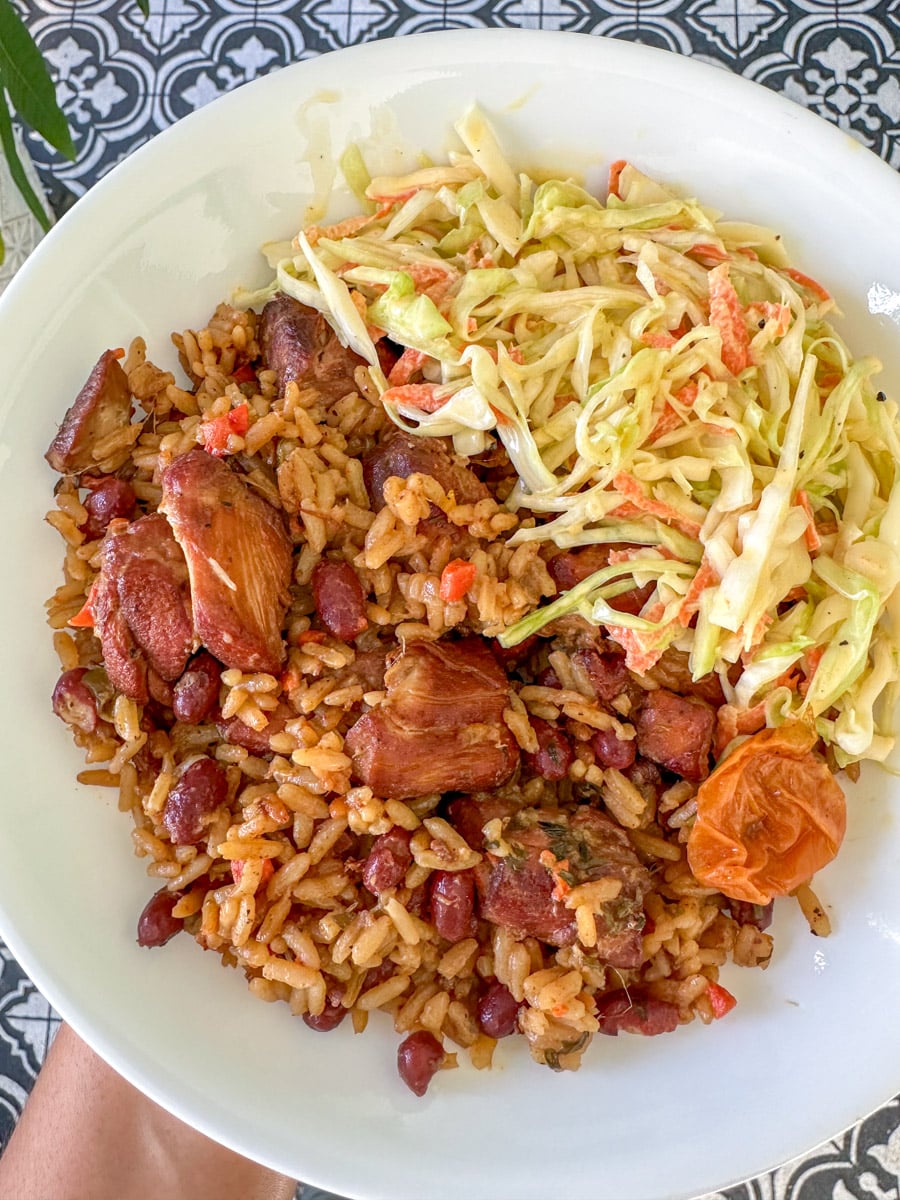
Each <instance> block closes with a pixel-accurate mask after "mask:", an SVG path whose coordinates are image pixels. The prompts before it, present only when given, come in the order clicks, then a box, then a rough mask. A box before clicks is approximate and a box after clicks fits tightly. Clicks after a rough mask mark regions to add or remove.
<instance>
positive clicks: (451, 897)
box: [428, 869, 475, 942]
mask: <svg viewBox="0 0 900 1200" xmlns="http://www.w3.org/2000/svg"><path fill="white" fill-rule="evenodd" d="M428 882H429V885H430V889H429V890H430V893H431V923H432V924H433V925H434V927H435V929H436V930H437V931H438V933H439V934H440V935H441V937H442V938H446V939H447V941H448V942H461V941H462V940H463V938H467V937H472V935H473V934H474V933H475V872H474V871H472V870H471V869H469V870H468V871H435V872H434V874H433V875H432V876H431V878H430V879H429V881H428Z"/></svg>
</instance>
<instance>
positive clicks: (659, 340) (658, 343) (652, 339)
mask: <svg viewBox="0 0 900 1200" xmlns="http://www.w3.org/2000/svg"><path fill="white" fill-rule="evenodd" d="M677 341H678V339H677V338H676V337H675V336H674V334H671V333H669V331H668V329H666V330H662V331H659V332H657V333H642V334H641V342H642V343H643V344H644V345H645V346H652V348H653V349H654V350H668V349H670V348H671V347H672V346H674V345H675V343H676V342H677Z"/></svg>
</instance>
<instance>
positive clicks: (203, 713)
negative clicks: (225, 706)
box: [172, 650, 222, 725]
mask: <svg viewBox="0 0 900 1200" xmlns="http://www.w3.org/2000/svg"><path fill="white" fill-rule="evenodd" d="M221 672H222V664H221V663H220V662H219V661H218V659H215V658H213V656H212V655H211V654H210V653H209V652H208V651H207V650H201V651H200V653H199V654H197V655H195V656H194V658H192V659H191V661H190V662H189V663H188V665H187V668H186V669H185V672H184V674H183V675H182V676H181V678H180V679H179V680H178V682H177V683H176V684H175V688H174V696H173V699H172V711H173V712H174V713H175V716H176V718H177V719H178V720H179V721H183V722H184V723H185V725H200V724H202V723H203V722H204V721H205V720H206V718H207V717H208V716H209V715H210V714H211V713H212V711H213V709H214V708H215V707H216V704H217V702H218V699H219V677H220V675H221Z"/></svg>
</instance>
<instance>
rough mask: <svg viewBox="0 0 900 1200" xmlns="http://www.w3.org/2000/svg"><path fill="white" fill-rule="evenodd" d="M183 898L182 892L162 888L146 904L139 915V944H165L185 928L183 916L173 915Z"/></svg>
mask: <svg viewBox="0 0 900 1200" xmlns="http://www.w3.org/2000/svg"><path fill="white" fill-rule="evenodd" d="M180 899H181V892H168V891H166V889H165V888H161V889H160V891H158V892H157V893H156V894H155V895H153V896H151V897H150V899H149V900H148V901H147V903H146V904H145V905H144V911H143V912H142V913H141V915H140V916H139V917H138V925H137V940H138V945H139V946H150V947H152V946H164V945H165V944H166V942H167V941H168V940H169V939H170V938H173V937H174V936H175V934H176V933H180V932H181V930H182V929H183V928H184V920H183V918H181V917H173V916H172V909H173V908H174V907H175V905H176V904H177V903H178V901H179V900H180Z"/></svg>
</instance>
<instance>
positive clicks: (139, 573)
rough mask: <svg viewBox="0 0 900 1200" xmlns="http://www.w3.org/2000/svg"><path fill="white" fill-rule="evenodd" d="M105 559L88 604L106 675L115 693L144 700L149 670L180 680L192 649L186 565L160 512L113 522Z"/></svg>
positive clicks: (104, 546) (104, 547)
mask: <svg viewBox="0 0 900 1200" xmlns="http://www.w3.org/2000/svg"><path fill="white" fill-rule="evenodd" d="M100 561H101V569H100V574H99V576H98V577H97V581H96V583H95V584H94V587H93V590H92V592H91V609H92V612H93V615H94V629H95V632H96V634H97V636H98V637H99V639H100V646H101V648H102V651H103V662H104V665H105V666H106V673H107V675H108V676H109V679H110V682H111V683H112V685H113V687H114V688H116V690H117V691H120V692H123V693H124V694H125V695H126V696H130V697H132V699H134V700H137V701H138V702H139V703H141V704H144V703H146V701H147V699H148V688H147V671H148V667H150V668H152V669H153V670H154V671H155V672H156V673H157V675H159V676H160V677H161V678H162V679H164V680H173V679H177V678H178V677H179V676H180V675H181V673H182V671H184V668H185V665H186V663H187V660H188V658H189V657H190V654H191V652H192V650H193V645H194V626H193V621H192V620H191V598H190V592H189V590H188V570H187V563H186V562H185V560H184V555H183V554H182V552H181V548H180V547H179V545H178V543H177V542H176V541H175V538H174V537H173V536H172V530H171V528H170V526H169V523H168V521H167V520H166V519H165V517H164V516H162V515H161V514H159V513H152V514H151V515H150V516H147V517H141V518H140V520H138V521H132V522H130V523H129V522H128V521H122V520H114V521H111V522H110V524H109V528H108V529H107V532H106V536H105V538H104V540H103V544H102V547H101V550H100Z"/></svg>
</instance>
